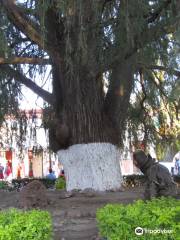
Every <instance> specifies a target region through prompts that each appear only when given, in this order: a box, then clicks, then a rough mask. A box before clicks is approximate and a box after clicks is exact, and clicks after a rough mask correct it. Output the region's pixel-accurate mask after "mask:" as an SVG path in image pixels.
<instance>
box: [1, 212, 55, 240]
mask: <svg viewBox="0 0 180 240" xmlns="http://www.w3.org/2000/svg"><path fill="white" fill-rule="evenodd" d="M18 239H19V240H51V239H52V220H51V217H50V214H49V213H48V212H46V211H40V210H31V211H25V212H23V211H20V210H17V209H10V210H8V211H1V212H0V240H18Z"/></svg>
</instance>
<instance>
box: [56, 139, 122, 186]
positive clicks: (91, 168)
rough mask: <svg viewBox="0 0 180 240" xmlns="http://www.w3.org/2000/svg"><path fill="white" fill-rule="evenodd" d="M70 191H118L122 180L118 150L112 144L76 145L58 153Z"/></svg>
mask: <svg viewBox="0 0 180 240" xmlns="http://www.w3.org/2000/svg"><path fill="white" fill-rule="evenodd" d="M58 157H59V160H60V162H61V163H62V164H63V166H64V170H65V175H66V180H67V190H68V191H71V190H73V189H81V190H85V189H93V190H97V191H106V190H119V189H120V187H121V182H122V176H121V170H120V164H119V160H120V155H119V151H118V148H117V147H116V146H114V145H112V144H110V143H89V144H77V145H73V146H71V147H69V148H68V149H67V150H60V151H58Z"/></svg>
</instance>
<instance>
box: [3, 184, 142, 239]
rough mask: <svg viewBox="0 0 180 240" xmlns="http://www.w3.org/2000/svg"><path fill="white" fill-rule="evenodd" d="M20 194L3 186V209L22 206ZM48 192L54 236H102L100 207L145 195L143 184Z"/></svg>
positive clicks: (65, 237)
mask: <svg viewBox="0 0 180 240" xmlns="http://www.w3.org/2000/svg"><path fill="white" fill-rule="evenodd" d="M19 196H20V193H19V192H16V191H13V192H5V191H3V190H1V191H0V209H7V208H9V207H17V208H19V206H20V205H19ZM47 196H48V198H49V204H48V206H47V207H46V208H45V209H46V210H48V211H49V212H50V213H51V215H52V219H53V231H54V237H53V239H54V240H75V239H76V240H93V239H94V240H99V239H101V238H100V237H99V236H98V229H97V226H96V225H97V224H96V220H95V216H96V209H97V208H99V207H102V206H104V205H105V204H107V203H124V204H127V203H132V202H133V201H135V200H137V199H141V198H142V197H143V188H141V187H136V188H131V189H124V190H123V191H121V192H106V193H93V192H92V193H87V192H76V193H73V196H71V197H68V196H67V194H66V193H65V192H64V191H57V190H47ZM15 240H16V239H15ZM42 240H43V239H42Z"/></svg>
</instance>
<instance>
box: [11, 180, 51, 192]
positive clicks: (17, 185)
mask: <svg viewBox="0 0 180 240" xmlns="http://www.w3.org/2000/svg"><path fill="white" fill-rule="evenodd" d="M34 180H38V181H40V182H42V183H43V184H44V186H45V187H46V188H52V187H54V184H55V180H52V179H47V178H22V179H13V180H12V186H13V188H14V189H17V190H18V189H20V188H22V187H24V186H26V185H27V184H28V183H30V182H32V181H34Z"/></svg>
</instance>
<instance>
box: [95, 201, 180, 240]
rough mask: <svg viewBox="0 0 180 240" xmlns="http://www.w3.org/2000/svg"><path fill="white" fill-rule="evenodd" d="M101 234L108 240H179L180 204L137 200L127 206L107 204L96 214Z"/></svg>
mask: <svg viewBox="0 0 180 240" xmlns="http://www.w3.org/2000/svg"><path fill="white" fill-rule="evenodd" d="M97 221H98V226H99V230H100V234H101V235H102V236H103V237H106V238H107V239H108V240H138V239H139V240H141V239H142V240H159V239H161V240H178V239H180V238H179V236H180V201H178V200H176V199H173V198H161V199H153V200H151V201H147V202H143V201H142V200H138V201H136V202H135V203H133V204H129V205H127V206H125V205H122V204H114V205H112V204H108V205H106V206H105V207H103V208H101V209H99V210H98V211H97ZM137 227H141V228H143V229H149V230H155V229H162V230H163V229H166V230H172V233H166V234H165V233H164V234H162V233H156V234H155V233H154V234H153V233H152V234H150V233H146V232H145V230H144V234H143V235H142V236H137V235H136V234H135V229H136V228H137Z"/></svg>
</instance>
